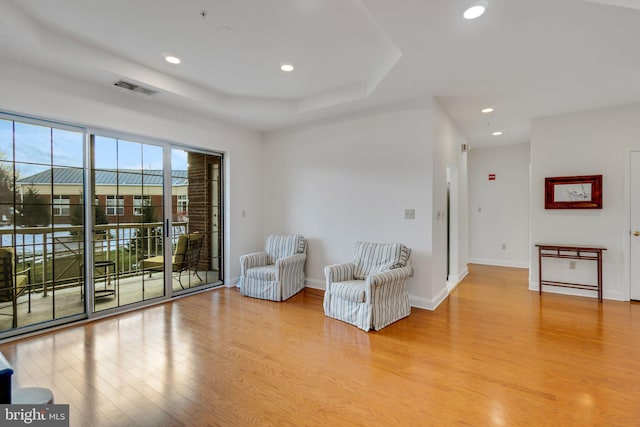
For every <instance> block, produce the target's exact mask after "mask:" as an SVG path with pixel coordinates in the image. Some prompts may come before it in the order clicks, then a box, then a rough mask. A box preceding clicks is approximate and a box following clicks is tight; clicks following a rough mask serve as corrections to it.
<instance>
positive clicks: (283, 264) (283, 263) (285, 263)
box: [276, 254, 307, 270]
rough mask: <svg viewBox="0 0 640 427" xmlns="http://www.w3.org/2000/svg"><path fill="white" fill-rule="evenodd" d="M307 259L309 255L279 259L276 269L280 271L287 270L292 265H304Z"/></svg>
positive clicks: (296, 255)
mask: <svg viewBox="0 0 640 427" xmlns="http://www.w3.org/2000/svg"><path fill="white" fill-rule="evenodd" d="M306 259H307V254H295V255H291V256H288V257H284V258H279V259H277V260H276V267H277V268H278V270H280V269H281V268H287V267H289V266H291V265H296V264H299V263H302V264H304V262H305V260H306Z"/></svg>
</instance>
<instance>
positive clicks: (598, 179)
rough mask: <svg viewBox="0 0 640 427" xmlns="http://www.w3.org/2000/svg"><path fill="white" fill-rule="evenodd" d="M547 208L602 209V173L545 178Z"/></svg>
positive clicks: (545, 204)
mask: <svg viewBox="0 0 640 427" xmlns="http://www.w3.org/2000/svg"><path fill="white" fill-rule="evenodd" d="M544 208H545V209H602V175H584V176H561V177H553V178H545V179H544Z"/></svg>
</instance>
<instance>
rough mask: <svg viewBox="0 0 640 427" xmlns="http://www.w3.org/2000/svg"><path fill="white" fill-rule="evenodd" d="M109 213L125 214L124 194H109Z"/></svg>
mask: <svg viewBox="0 0 640 427" xmlns="http://www.w3.org/2000/svg"><path fill="white" fill-rule="evenodd" d="M107 215H124V196H113V195H108V196H107Z"/></svg>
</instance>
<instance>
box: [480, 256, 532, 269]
mask: <svg viewBox="0 0 640 427" xmlns="http://www.w3.org/2000/svg"><path fill="white" fill-rule="evenodd" d="M467 262H468V263H469V264H482V265H495V266H496V267H513V268H529V262H528V261H510V260H501V259H487V258H469V259H468V260H467Z"/></svg>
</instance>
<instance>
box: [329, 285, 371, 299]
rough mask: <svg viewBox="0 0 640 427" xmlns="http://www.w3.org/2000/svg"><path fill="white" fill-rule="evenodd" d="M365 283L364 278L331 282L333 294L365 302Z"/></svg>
mask: <svg viewBox="0 0 640 427" xmlns="http://www.w3.org/2000/svg"><path fill="white" fill-rule="evenodd" d="M365 284H366V282H365V281H364V280H347V281H344V282H333V283H332V284H331V294H332V295H335V296H337V297H340V298H342V299H344V300H347V301H353V302H364V295H365V289H366V286H365Z"/></svg>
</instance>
